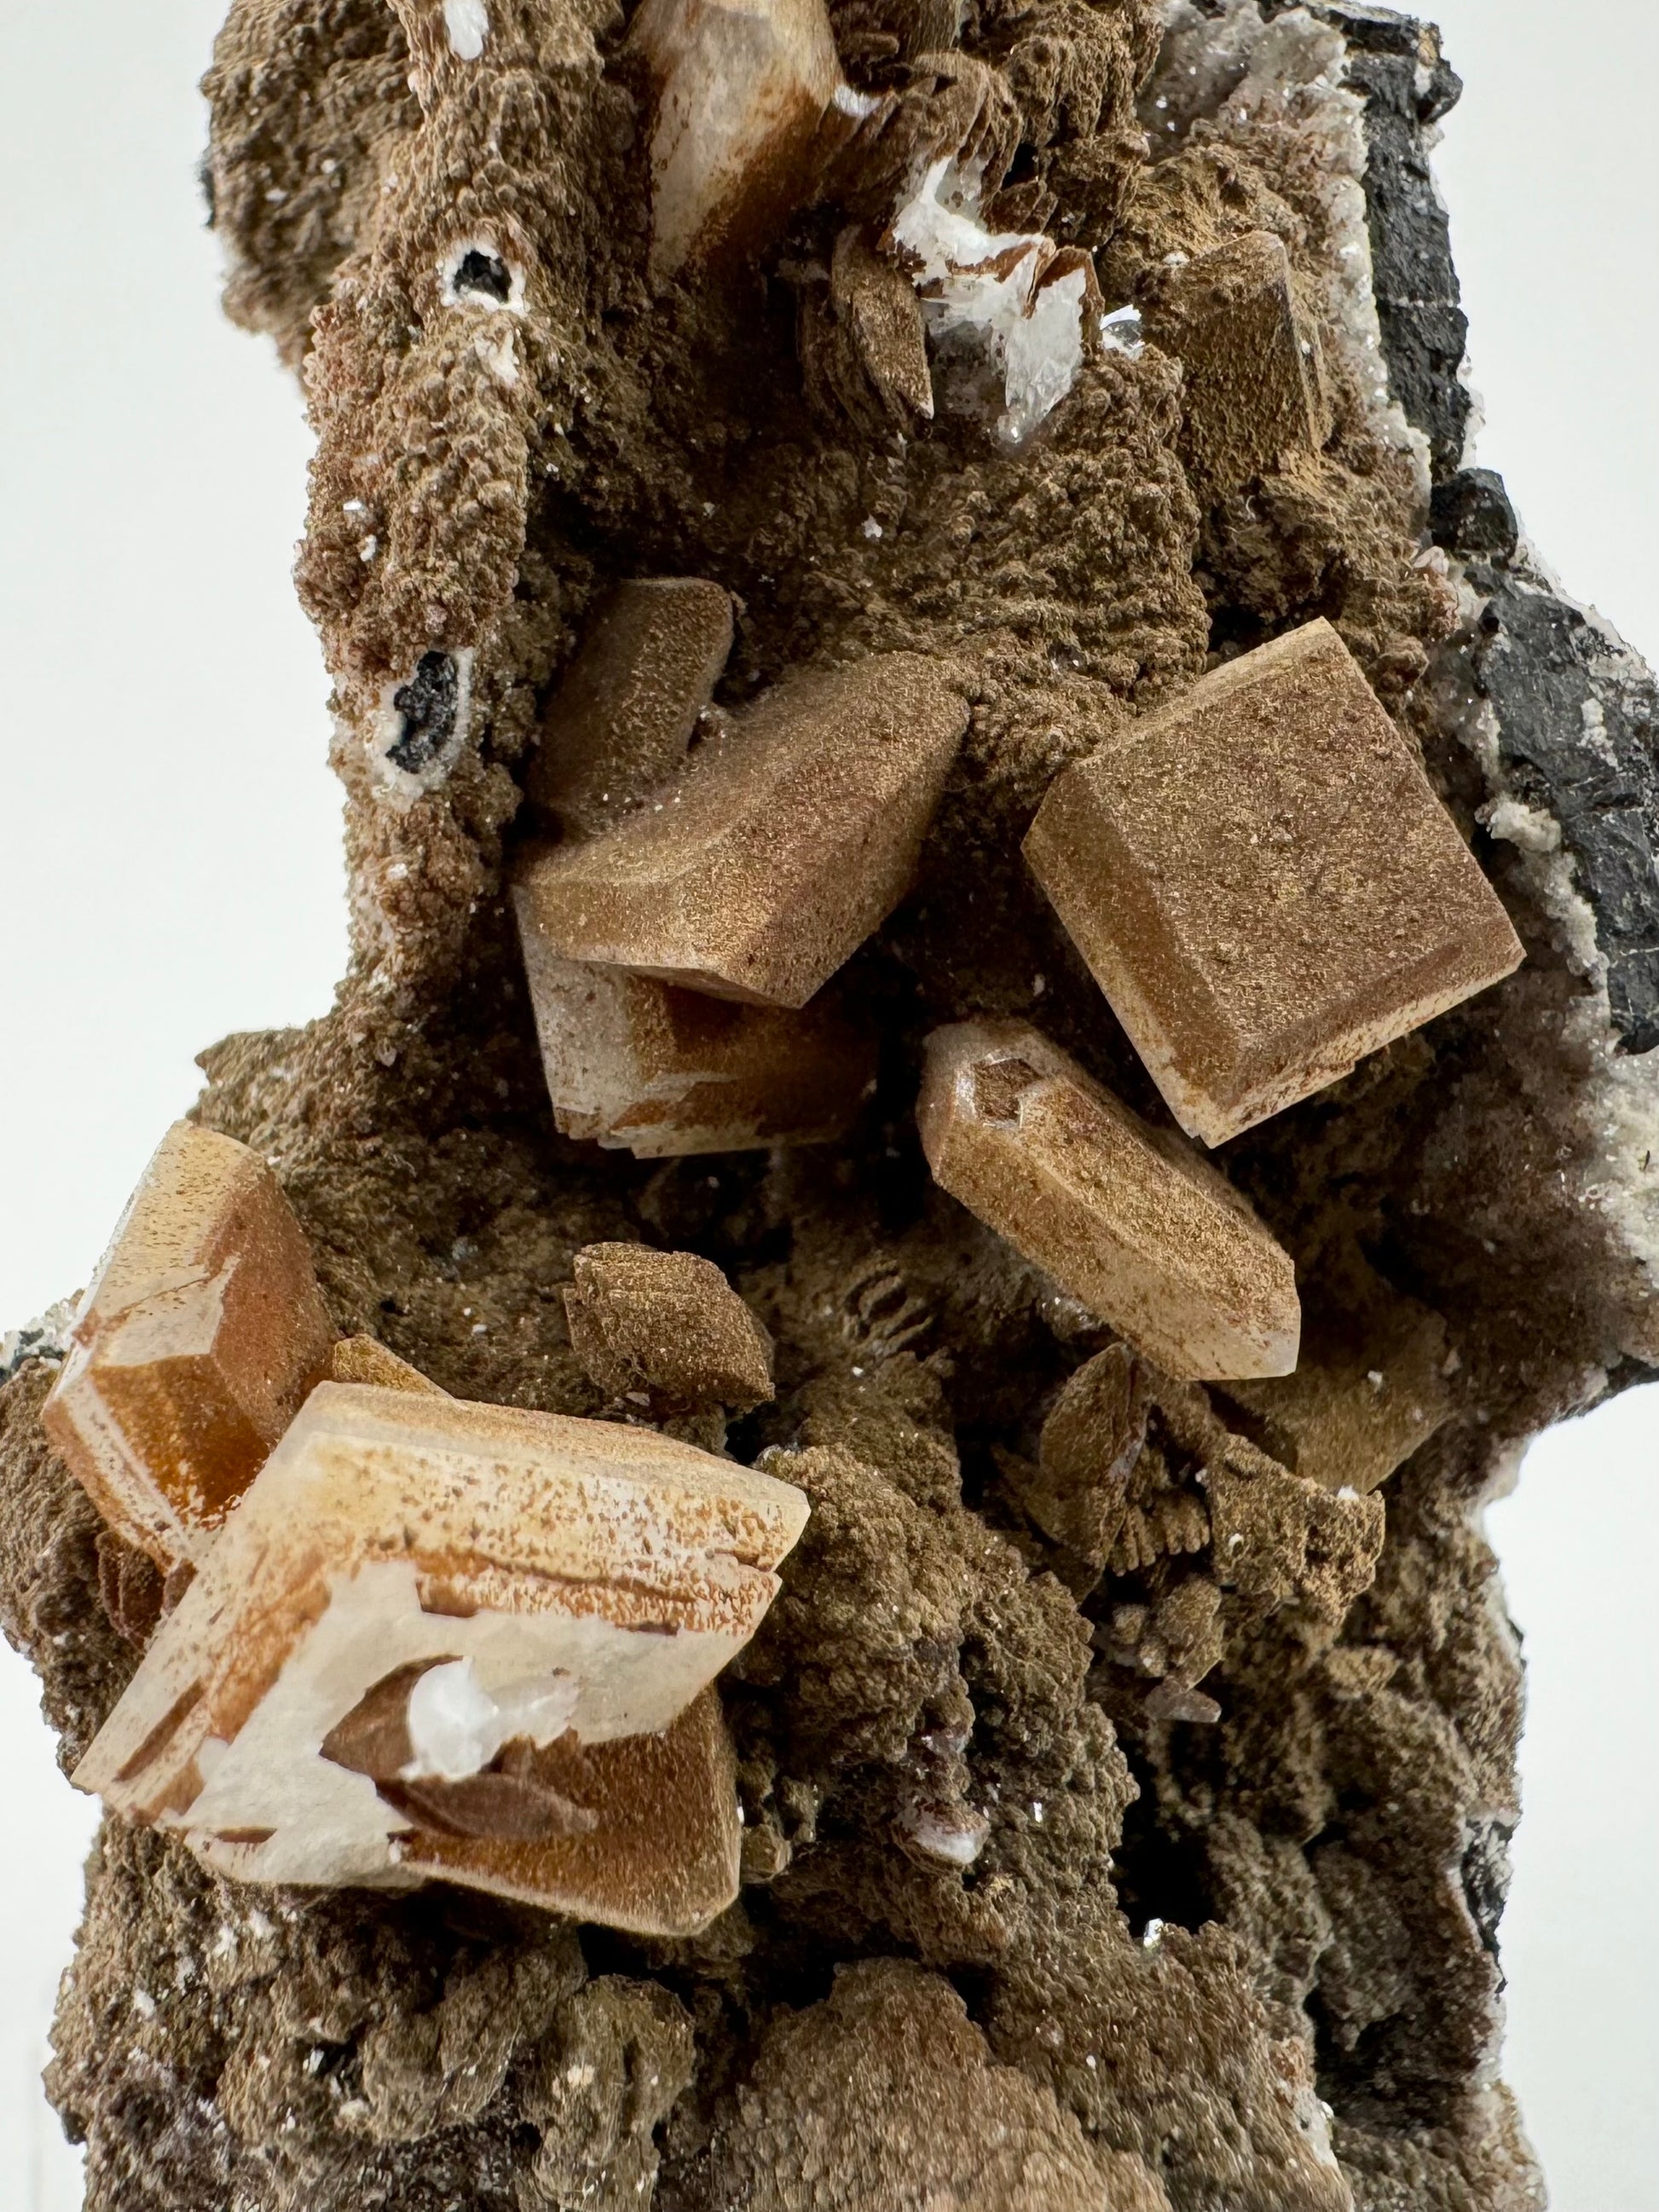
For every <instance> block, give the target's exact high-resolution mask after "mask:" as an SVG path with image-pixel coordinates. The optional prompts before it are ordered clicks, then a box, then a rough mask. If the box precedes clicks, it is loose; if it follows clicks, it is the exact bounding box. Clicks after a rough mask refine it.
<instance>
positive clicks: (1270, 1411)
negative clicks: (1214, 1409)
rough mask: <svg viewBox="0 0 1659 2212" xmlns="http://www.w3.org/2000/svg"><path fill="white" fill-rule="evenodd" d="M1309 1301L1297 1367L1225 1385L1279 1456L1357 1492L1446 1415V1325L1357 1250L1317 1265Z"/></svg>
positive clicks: (1245, 1419) (1250, 1428)
mask: <svg viewBox="0 0 1659 2212" xmlns="http://www.w3.org/2000/svg"><path fill="white" fill-rule="evenodd" d="M1307 1305H1308V1315H1309V1321H1308V1328H1307V1331H1306V1334H1305V1335H1304V1340H1303V1347H1302V1358H1301V1359H1300V1360H1299V1361H1298V1363H1297V1370H1296V1372H1295V1374H1294V1375H1289V1376H1285V1378H1284V1379H1283V1380H1282V1381H1280V1382H1261V1383H1231V1384H1229V1385H1228V1386H1227V1389H1226V1391H1225V1396H1226V1397H1227V1398H1228V1399H1231V1401H1233V1402H1234V1404H1235V1406H1236V1407H1237V1420H1238V1424H1239V1425H1240V1426H1241V1427H1242V1428H1243V1430H1244V1431H1245V1433H1246V1434H1247V1435H1248V1436H1249V1437H1250V1438H1251V1440H1252V1441H1253V1442H1254V1443H1257V1444H1259V1445H1260V1446H1261V1449H1262V1450H1263V1451H1265V1452H1267V1453H1268V1454H1270V1455H1271V1456H1272V1457H1273V1458H1274V1459H1275V1460H1277V1461H1278V1462H1279V1464H1280V1465H1281V1466H1283V1467H1287V1468H1291V1469H1293V1470H1294V1471H1295V1472H1296V1473H1297V1474H1302V1475H1305V1476H1308V1477H1309V1478H1310V1480H1313V1481H1315V1482H1317V1483H1319V1484H1321V1485H1322V1486H1323V1487H1324V1488H1325V1489H1327V1490H1334V1491H1340V1490H1343V1489H1344V1488H1347V1489H1349V1490H1351V1491H1352V1492H1353V1493H1354V1494H1356V1495H1358V1496H1360V1497H1364V1496H1367V1495H1369V1493H1370V1492H1371V1491H1373V1490H1375V1489H1376V1487H1377V1486H1378V1485H1379V1484H1380V1483H1383V1482H1385V1481H1386V1480H1388V1478H1389V1475H1391V1474H1393V1473H1394V1471H1395V1468H1397V1467H1399V1466H1401V1464H1402V1463H1403V1462H1405V1461H1406V1460H1407V1459H1409V1458H1410V1457H1411V1455H1412V1454H1413V1452H1414V1451H1415V1450H1416V1449H1417V1448H1418V1446H1419V1444H1421V1443H1426V1442H1427V1440H1428V1439H1429V1437H1431V1436H1432V1435H1433V1434H1434V1433H1435V1431H1437V1429H1439V1428H1440V1427H1441V1426H1442V1425H1443V1423H1444V1422H1445V1421H1446V1420H1447V1419H1449V1416H1450V1413H1451V1409H1452V1396H1451V1392H1450V1390H1449V1389H1448V1387H1447V1384H1446V1381H1445V1364H1446V1325H1445V1323H1444V1322H1443V1321H1442V1320H1441V1318H1440V1316H1438V1314H1434V1313H1431V1312H1430V1311H1429V1310H1428V1309H1427V1307H1426V1306H1421V1305H1419V1304H1418V1303H1417V1301H1416V1300H1415V1299H1414V1298H1408V1297H1401V1294H1400V1293H1399V1292H1398V1291H1393V1290H1391V1289H1390V1288H1389V1285H1387V1284H1386V1283H1385V1282H1383V1279H1382V1278H1381V1277H1380V1276H1379V1275H1377V1274H1376V1273H1374V1272H1373V1270H1372V1269H1371V1268H1370V1267H1369V1266H1368V1265H1367V1263H1366V1262H1365V1261H1364V1259H1362V1258H1361V1257H1360V1255H1359V1254H1358V1251H1357V1250H1352V1251H1348V1252H1346V1253H1343V1254H1341V1255H1339V1256H1336V1257H1334V1258H1330V1259H1327V1260H1326V1261H1322V1263H1321V1264H1320V1265H1319V1267H1317V1268H1316V1272H1315V1274H1314V1277H1313V1279H1312V1280H1311V1282H1310V1284H1309V1285H1308V1297H1307Z"/></svg>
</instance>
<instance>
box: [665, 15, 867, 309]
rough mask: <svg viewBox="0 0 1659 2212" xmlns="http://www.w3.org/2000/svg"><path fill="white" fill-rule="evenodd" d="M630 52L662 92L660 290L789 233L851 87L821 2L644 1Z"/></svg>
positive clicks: (850, 122)
mask: <svg viewBox="0 0 1659 2212" xmlns="http://www.w3.org/2000/svg"><path fill="white" fill-rule="evenodd" d="M629 43H630V44H631V45H632V46H634V48H635V50H636V51H637V52H640V53H641V54H643V55H644V57H645V58H646V61H647V64H648V65H649V67H650V70H651V74H652V77H653V82H654V87H655V92H656V115H655V119H654V122H653V129H652V137H651V254H650V270H651V274H652V276H653V279H655V280H656V281H658V282H662V281H665V279H667V278H669V277H671V276H674V275H675V274H676V272H677V271H678V270H680V269H681V268H682V267H683V266H684V264H687V263H688V262H707V261H708V260H710V259H712V258H714V257H715V256H716V255H718V254H719V253H720V252H721V251H722V250H725V251H732V250H736V249H739V248H742V247H745V246H750V245H751V244H758V243H763V242H764V241H765V240H767V239H768V238H769V237H770V236H772V235H773V234H775V233H776V232H777V231H779V230H781V228H783V226H784V224H785V223H786V222H787V220H788V218H789V216H790V215H791V214H792V213H793V210H794V209H795V208H796V207H797V206H798V205H799V203H800V200H801V198H802V197H803V196H804V195H805V192H806V191H808V189H809V187H810V183H811V176H812V173H813V169H814V166H815V149H816V143H817V138H818V134H819V130H820V126H821V125H822V124H823V120H824V118H825V114H826V111H834V112H836V114H838V115H840V114H844V113H845V110H844V109H842V108H837V107H836V95H837V94H838V93H840V94H845V93H846V92H847V90H848V88H847V86H846V84H845V82H844V80H843V78H842V72H841V64H840V62H839V61H838V60H837V58H836V41H835V37H834V34H833V33H832V32H831V30H830V27H829V15H828V13H827V12H826V10H825V9H824V6H823V0H644V4H643V5H642V6H641V9H640V10H639V12H638V14H637V15H635V18H634V22H633V27H632V29H631V31H630V33H629ZM856 120H857V117H856V114H854V115H853V116H849V117H848V118H847V125H846V126H845V127H850V126H851V125H852V124H853V123H854V122H855V121H856Z"/></svg>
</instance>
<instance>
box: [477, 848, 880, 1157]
mask: <svg viewBox="0 0 1659 2212" xmlns="http://www.w3.org/2000/svg"><path fill="white" fill-rule="evenodd" d="M514 905H515V908H516V910H517V913H518V918H519V934H520V943H521V945H523V948H524V957H525V969H526V975H527V976H528V978H529V982H530V997H531V1003H532V1006H533V1008H534V1010H535V1016H536V1030H537V1035H538V1038H539V1040H540V1043H541V1051H542V1065H543V1067H544V1070H545V1072H546V1075H547V1087H548V1092H549V1095H550V1097H551V1099H552V1102H553V1119H554V1121H555V1122H556V1124H557V1126H558V1127H559V1128H560V1129H561V1130H562V1133H564V1134H565V1135H566V1136H567V1137H580V1138H586V1139H588V1140H589V1141H591V1142H592V1143H595V1144H599V1145H603V1146H607V1147H608V1148H609V1149H611V1150H612V1151H619V1150H627V1151H629V1152H633V1153H634V1155H635V1158H639V1159H663V1158H682V1157H684V1156H686V1155H688V1154H693V1153H698V1152H750V1151H755V1150H757V1149H760V1148H762V1147H769V1146H773V1145H815V1144H822V1143H824V1142H826V1141H828V1140H829V1139H831V1138H834V1137H839V1136H841V1135H842V1134H844V1133H845V1132H846V1130H847V1128H848V1126H849V1125H850V1123H851V1122H852V1121H853V1118H854V1115H856V1113H857V1112H858V1110H859V1107H860V1103H861V1102H862V1100H863V1097H864V1095H865V1092H866V1089H867V1088H868V1087H869V1085H871V1084H872V1082H873V1081H874V1079H875V1072H876V1050H875V1044H874V1041H873V1039H872V1037H871V1036H869V1035H868V1033H867V1032H866V1031H865V1030H860V1029H859V1028H857V1027H855V1026H854V1024H853V1023H851V1022H850V1021H848V1019H846V1018H845V1017H844V1016H843V1015H842V1014H841V1013H840V1012H839V1011H838V1010H837V1009H836V1007H835V1006H833V1005H832V1004H830V1003H829V1000H828V994H823V995H821V996H820V997H819V998H817V999H816V1000H814V1001H813V1002H812V1004H811V1006H805V1007H803V1008H802V1009H800V1011H799V1012H791V1011H789V1010H787V1009H785V1008H783V1007H781V1006H738V1005H737V1004H736V1003H735V1002H734V1001H733V1000H729V999H711V998H709V997H708V996H707V995H706V994H704V993H702V992H701V991H684V990H680V989H678V988H677V987H675V986H674V985H673V984H671V983H661V982H659V981H657V979H656V978H655V977H654V976H652V975H628V974H627V973H626V972H625V971H624V970H623V969H620V968H595V967H589V966H586V965H584V964H583V963H581V962H580V961H574V960H563V959H561V958H560V957H558V956H557V955H556V953H551V952H550V951H548V950H547V947H546V945H545V943H544V939H543V937H542V933H541V931H540V928H539V927H538V921H537V909H536V904H535V898H534V893H533V888H532V884H530V883H526V882H521V883H520V885H519V887H518V889H517V890H516V891H515V893H514Z"/></svg>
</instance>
